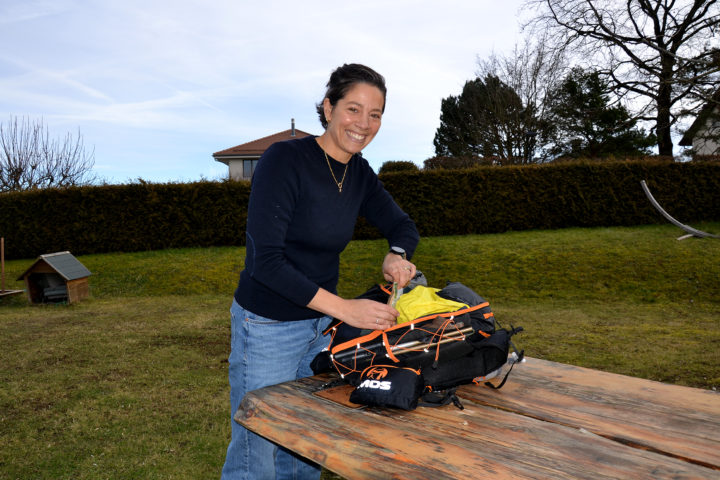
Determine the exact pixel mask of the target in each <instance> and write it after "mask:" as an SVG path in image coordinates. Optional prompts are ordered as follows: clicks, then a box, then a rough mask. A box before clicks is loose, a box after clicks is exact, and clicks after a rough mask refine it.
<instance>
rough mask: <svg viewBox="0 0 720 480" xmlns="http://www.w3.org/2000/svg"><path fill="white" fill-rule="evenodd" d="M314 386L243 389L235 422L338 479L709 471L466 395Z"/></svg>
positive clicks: (312, 382) (705, 474)
mask: <svg viewBox="0 0 720 480" xmlns="http://www.w3.org/2000/svg"><path fill="white" fill-rule="evenodd" d="M518 368H519V367H518ZM322 382H323V379H321V378H309V379H303V380H301V381H297V382H289V383H285V384H282V385H275V386H272V387H267V388H264V389H261V390H258V391H255V392H251V393H249V394H248V395H247V396H246V398H245V399H244V400H243V403H242V405H241V407H240V409H239V410H238V412H237V413H236V415H235V419H236V420H237V421H239V422H240V423H242V424H244V425H245V426H246V427H248V428H250V429H251V430H253V431H255V432H257V433H258V434H260V435H263V436H265V437H267V438H269V439H270V440H273V441H275V442H278V443H281V444H282V445H284V446H286V447H288V448H290V449H291V450H293V451H296V452H298V453H299V454H301V455H304V456H306V457H308V458H310V459H312V460H314V461H316V462H318V463H320V464H322V465H323V466H325V467H326V468H328V469H330V470H332V471H334V472H337V473H338V474H340V475H342V476H344V477H346V478H348V479H354V478H358V479H387V478H407V479H418V480H422V479H442V478H463V479H468V478H481V477H482V478H500V479H502V478H527V479H546V478H580V479H582V478H588V479H590V478H592V479H603V478H713V476H714V475H716V474H717V472H715V471H713V470H710V469H707V468H705V467H702V466H699V465H694V464H691V463H687V462H684V461H682V460H679V459H675V458H670V457H667V456H663V455H659V454H656V453H653V452H649V451H644V450H638V449H635V448H630V447H628V446H625V445H623V444H621V443H618V442H614V441H611V440H608V439H606V438H602V437H599V436H597V435H594V434H592V433H590V432H588V431H587V430H583V429H578V428H572V427H568V426H566V425H562V424H559V423H552V422H546V421H543V420H540V419H537V418H532V417H530V416H525V415H518V414H515V413H513V412H509V411H505V410H502V409H498V408H493V407H490V406H488V405H481V404H476V403H474V402H473V401H472V400H471V399H469V398H467V396H466V395H463V399H464V404H465V407H466V408H465V410H462V411H461V410H458V409H456V408H455V407H454V406H447V407H442V408H420V409H418V410H415V411H413V412H404V411H398V410H390V409H374V408H364V409H351V408H347V407H343V406H342V405H339V404H337V403H334V402H331V401H328V400H324V399H322V398H319V397H317V396H315V395H313V394H312V392H313V391H314V390H315V389H317V388H318V387H319V386H320V385H321V384H322ZM475 389H476V390H477V389H479V387H475Z"/></svg>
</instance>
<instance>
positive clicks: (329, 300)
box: [308, 288, 399, 330]
mask: <svg viewBox="0 0 720 480" xmlns="http://www.w3.org/2000/svg"><path fill="white" fill-rule="evenodd" d="M308 307H310V308H312V309H313V310H317V311H318V312H322V313H324V314H326V315H330V316H331V317H335V318H337V319H339V320H342V321H343V322H345V323H347V324H348V325H352V326H353V327H358V328H362V329H372V330H384V329H386V328H389V327H392V326H393V325H395V320H396V319H397V316H398V315H399V312H398V311H397V310H395V309H394V308H393V307H391V306H389V305H386V304H384V303H381V302H376V301H375V300H368V299H364V298H359V299H353V300H346V299H344V298H340V297H338V296H337V295H334V294H332V293H330V292H328V291H327V290H325V289H322V288H320V289H318V292H317V293H316V294H315V296H314V297H313V299H312V300H311V301H310V303H308Z"/></svg>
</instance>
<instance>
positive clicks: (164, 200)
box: [0, 162, 720, 259]
mask: <svg viewBox="0 0 720 480" xmlns="http://www.w3.org/2000/svg"><path fill="white" fill-rule="evenodd" d="M380 178H381V180H382V181H383V183H384V184H385V186H386V188H387V189H388V191H389V192H390V193H391V194H392V195H393V196H394V197H395V199H396V200H397V202H398V203H399V204H400V206H401V207H402V208H403V209H405V211H407V212H408V213H409V214H410V215H411V217H412V218H413V219H414V220H415V222H416V223H417V225H418V229H419V230H420V233H421V235H423V236H437V235H463V234H469V233H496V232H503V231H507V230H527V229H554V228H565V227H594V226H618V225H640V224H648V223H664V222H665V221H666V220H665V219H664V218H663V217H662V216H661V215H660V214H659V213H658V212H657V211H656V210H655V209H654V208H653V207H652V205H650V202H649V201H648V200H647V198H646V197H645V194H644V193H643V191H642V188H641V187H640V181H641V180H646V181H647V183H648V186H649V187H650V190H651V192H652V193H653V195H654V196H655V198H656V199H657V200H658V202H659V203H660V204H661V205H662V206H663V207H664V208H665V210H667V211H668V213H670V215H672V216H674V217H675V218H677V219H678V220H680V221H681V222H685V223H692V222H697V221H717V220H720V165H719V164H715V163H697V164H693V163H686V164H679V163H650V162H621V163H612V164H572V165H567V164H565V165H546V166H523V167H480V168H475V169H470V170H437V171H422V172H392V173H386V174H383V175H381V176H380ZM249 193H250V185H249V183H248V182H232V181H226V182H195V183H171V184H150V183H139V184H130V185H106V186H95V187H82V188H69V189H64V190H56V189H47V190H38V191H29V192H19V193H5V194H0V236H4V237H5V238H6V245H7V247H6V258H9V259H10V258H34V257H36V256H37V255H39V254H42V253H49V252H56V251H62V250H70V251H71V252H73V253H74V254H76V255H79V254H89V253H103V252H112V251H142V250H158V249H165V248H175V247H203V246H213V245H242V244H244V242H245V234H244V231H245V222H246V219H247V212H246V207H247V200H248V196H249ZM377 236H378V233H377V231H376V230H375V229H374V228H372V227H370V226H369V225H368V224H367V223H366V222H364V221H363V220H362V219H361V221H360V222H359V223H358V226H357V228H356V238H376V237H377Z"/></svg>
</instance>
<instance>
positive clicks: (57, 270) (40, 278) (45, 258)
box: [18, 252, 91, 303]
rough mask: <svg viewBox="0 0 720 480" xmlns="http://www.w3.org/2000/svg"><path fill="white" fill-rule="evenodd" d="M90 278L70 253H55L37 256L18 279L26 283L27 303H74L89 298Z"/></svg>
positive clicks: (85, 269)
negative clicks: (28, 301)
mask: <svg viewBox="0 0 720 480" xmlns="http://www.w3.org/2000/svg"><path fill="white" fill-rule="evenodd" d="M90 275H91V273H90V270H88V269H87V268H85V266H84V265H83V264H82V263H80V261H78V259H77V258H75V257H73V256H72V254H71V253H70V252H57V253H48V254H45V255H40V256H39V257H38V259H37V260H36V261H35V263H33V264H32V265H31V266H30V268H28V269H27V270H25V273H23V274H22V275H20V277H19V278H18V280H24V281H25V288H26V290H27V294H28V300H30V303H49V302H65V301H66V302H67V303H75V302H79V301H80V300H82V299H83V298H87V297H88V296H89V295H90V286H89V284H88V280H87V279H88V277H89V276H90Z"/></svg>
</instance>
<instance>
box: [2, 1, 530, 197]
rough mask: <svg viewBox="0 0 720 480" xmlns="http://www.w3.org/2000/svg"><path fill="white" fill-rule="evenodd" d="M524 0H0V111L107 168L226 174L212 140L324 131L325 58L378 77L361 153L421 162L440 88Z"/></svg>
mask: <svg viewBox="0 0 720 480" xmlns="http://www.w3.org/2000/svg"><path fill="white" fill-rule="evenodd" d="M521 3H522V0H502V1H499V0H443V1H437V0H434V1H426V0H415V1H406V0H366V1H364V2H342V1H315V0H303V1H295V2H290V1H286V0H280V1H257V0H253V1H249V0H248V1H246V0H214V1H212V2H209V1H206V0H142V1H139V0H122V1H120V0H0V44H2V45H3V48H2V49H0V123H7V122H9V121H10V120H11V119H12V118H14V117H17V118H18V119H22V118H29V119H31V120H41V121H42V122H44V124H45V126H46V128H47V130H48V132H49V134H50V136H51V137H53V138H56V137H64V136H65V135H67V134H68V133H71V134H73V135H77V134H78V132H79V133H80V134H81V135H82V138H83V141H84V143H85V148H86V150H88V151H93V150H94V159H95V165H94V169H93V173H94V174H95V175H97V176H98V177H99V178H100V179H102V180H104V181H107V182H108V183H128V182H134V181H137V180H138V179H143V180H145V181H150V182H163V183H164V182H189V181H196V180H201V179H206V180H215V179H220V178H222V177H224V176H227V166H226V165H224V164H222V163H219V162H216V161H215V160H214V159H213V158H212V154H213V153H214V152H217V151H220V150H224V149H226V148H230V147H233V146H235V145H239V144H242V143H245V142H249V141H252V140H256V139H258V138H261V137H265V136H267V135H271V134H274V133H277V132H280V131H283V130H287V129H289V128H290V122H291V118H294V119H295V126H296V128H298V129H300V130H303V131H306V132H308V133H311V134H315V135H320V134H322V132H323V130H322V127H321V125H320V123H319V121H318V119H317V114H316V112H315V105H316V104H317V103H318V102H320V101H321V100H322V97H323V95H324V93H325V84H326V83H327V80H328V78H329V75H330V73H331V72H332V70H334V69H335V68H336V67H338V66H340V65H342V64H344V63H353V62H355V63H363V64H366V65H368V66H370V67H372V68H373V69H375V70H377V71H378V72H380V73H381V74H382V75H383V76H384V77H385V79H386V83H387V87H388V97H387V104H386V110H385V114H384V115H383V122H382V127H381V129H380V132H379V133H378V135H377V136H376V137H375V139H374V140H373V142H372V143H371V144H370V145H369V146H368V147H367V148H366V149H365V151H364V152H363V153H364V156H365V158H367V159H368V161H369V162H370V164H371V165H372V167H373V168H374V169H375V170H376V171H377V169H378V168H379V167H380V166H381V165H382V164H383V163H384V162H386V161H390V160H410V161H412V162H415V163H417V164H418V166H422V164H423V161H424V160H425V159H427V158H430V157H432V156H433V155H434V147H433V138H434V135H435V131H436V129H437V127H438V126H439V124H440V105H441V101H442V99H443V98H446V97H448V96H450V95H458V94H460V92H461V90H462V87H463V85H464V84H465V82H466V81H467V80H470V79H472V78H474V76H475V72H476V70H477V60H478V57H480V58H487V57H488V56H489V55H490V54H491V53H493V52H495V53H508V52H510V51H511V50H512V48H513V47H514V46H515V44H516V43H520V42H521V31H520V18H519V17H518V14H519V12H520V10H519V9H520V6H521Z"/></svg>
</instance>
